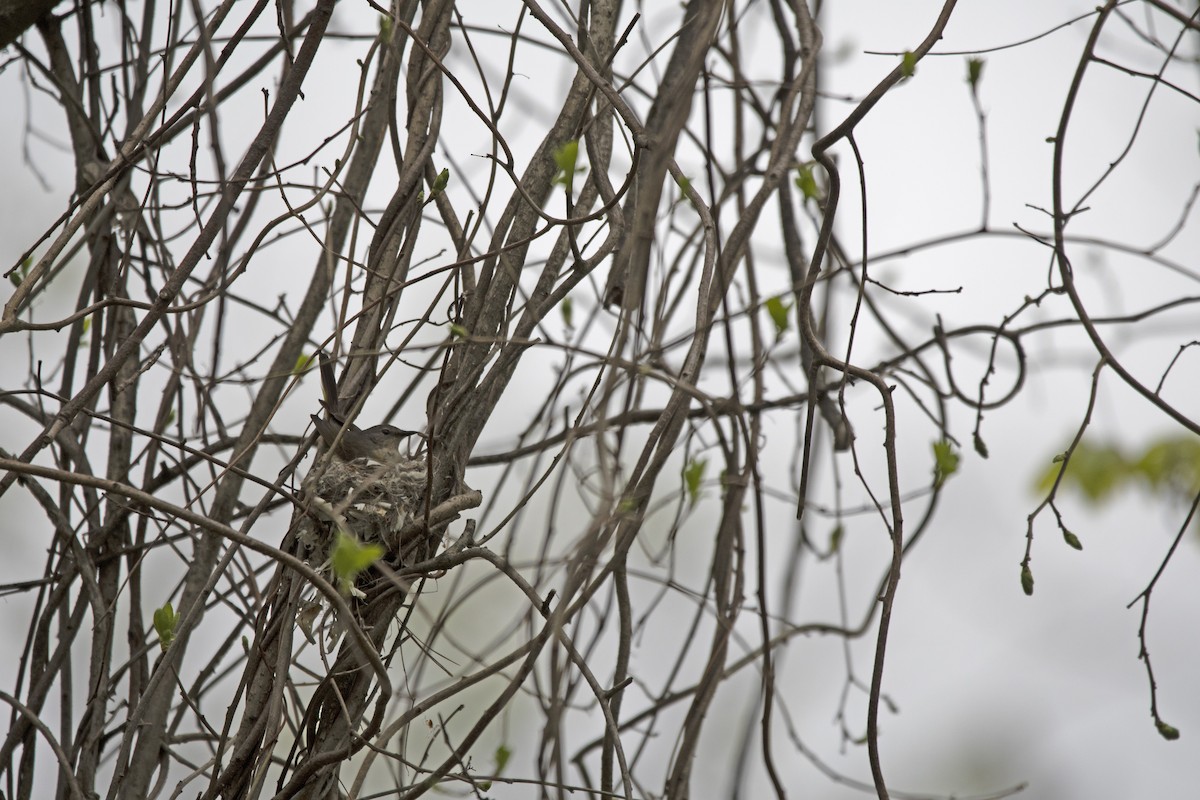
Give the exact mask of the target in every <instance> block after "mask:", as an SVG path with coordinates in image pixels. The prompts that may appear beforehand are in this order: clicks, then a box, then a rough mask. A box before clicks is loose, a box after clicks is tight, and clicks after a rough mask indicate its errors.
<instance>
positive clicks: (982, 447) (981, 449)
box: [975, 433, 988, 458]
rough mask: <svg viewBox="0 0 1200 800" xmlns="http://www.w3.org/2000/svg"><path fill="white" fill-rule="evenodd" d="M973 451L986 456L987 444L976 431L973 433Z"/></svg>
mask: <svg viewBox="0 0 1200 800" xmlns="http://www.w3.org/2000/svg"><path fill="white" fill-rule="evenodd" d="M975 452H976V453H979V455H981V456H983V457H984V458H987V457H988V449H987V444H986V443H985V442H984V441H983V437H982V436H980V435H979V434H978V433H976V434H975Z"/></svg>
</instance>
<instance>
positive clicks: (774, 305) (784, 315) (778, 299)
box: [767, 295, 792, 341]
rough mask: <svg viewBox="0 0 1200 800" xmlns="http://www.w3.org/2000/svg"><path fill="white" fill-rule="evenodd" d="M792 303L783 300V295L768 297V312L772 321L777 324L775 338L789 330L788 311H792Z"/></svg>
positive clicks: (777, 338)
mask: <svg viewBox="0 0 1200 800" xmlns="http://www.w3.org/2000/svg"><path fill="white" fill-rule="evenodd" d="M791 309H792V306H791V304H790V303H784V302H783V295H777V296H775V297H771V298H768V299H767V314H769V315H770V316H771V322H772V323H773V324H774V325H775V339H776V341H778V340H779V338H780V337H782V336H783V334H784V333H785V332H786V331H787V329H788V327H789V325H788V312H789V311H791Z"/></svg>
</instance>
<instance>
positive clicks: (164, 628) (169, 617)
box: [154, 603, 179, 652]
mask: <svg viewBox="0 0 1200 800" xmlns="http://www.w3.org/2000/svg"><path fill="white" fill-rule="evenodd" d="M178 627H179V615H178V614H176V613H175V609H174V608H173V607H172V606H171V604H170V603H166V604H164V605H163V606H162V608H156V609H154V632H155V633H157V634H158V646H159V647H160V648H162V650H163V652H166V650H167V648H168V647H170V646H171V644H172V643H173V642H174V641H175V631H176V629H178Z"/></svg>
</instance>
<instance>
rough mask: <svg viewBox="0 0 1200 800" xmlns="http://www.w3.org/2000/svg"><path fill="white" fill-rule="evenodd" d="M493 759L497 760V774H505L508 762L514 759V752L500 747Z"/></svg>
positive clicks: (502, 746)
mask: <svg viewBox="0 0 1200 800" xmlns="http://www.w3.org/2000/svg"><path fill="white" fill-rule="evenodd" d="M492 757H493V758H495V759H496V774H497V775H500V774H501V773H503V772H504V768H505V767H506V766H508V762H509V760H510V759H511V758H512V750H510V749H508V748H507V747H505V746H504V745H500V746H499V747H497V748H496V752H495V753H494V754H493V756H492Z"/></svg>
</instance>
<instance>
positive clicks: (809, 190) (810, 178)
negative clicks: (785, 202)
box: [796, 162, 821, 202]
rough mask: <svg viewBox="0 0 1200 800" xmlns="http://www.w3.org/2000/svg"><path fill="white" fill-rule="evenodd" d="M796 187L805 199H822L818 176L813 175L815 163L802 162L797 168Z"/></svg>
mask: <svg viewBox="0 0 1200 800" xmlns="http://www.w3.org/2000/svg"><path fill="white" fill-rule="evenodd" d="M796 188H797V189H799V190H800V194H802V195H804V199H805V200H816V201H818V202H820V200H821V189H820V187H819V186H817V178H816V176H815V175H813V164H812V163H811V162H810V163H808V164H801V165H800V166H799V167H797V168H796Z"/></svg>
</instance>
